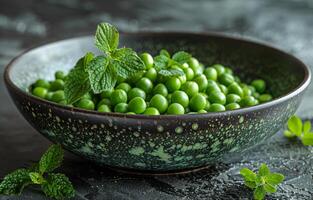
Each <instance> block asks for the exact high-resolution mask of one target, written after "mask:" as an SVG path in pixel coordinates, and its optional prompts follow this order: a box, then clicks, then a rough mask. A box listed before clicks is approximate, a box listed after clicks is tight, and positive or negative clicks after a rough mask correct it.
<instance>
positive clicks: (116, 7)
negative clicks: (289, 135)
mask: <svg viewBox="0 0 313 200" xmlns="http://www.w3.org/2000/svg"><path fill="white" fill-rule="evenodd" d="M0 5H1V6H0V69H1V70H0V73H1V80H0V81H1V82H0V102H1V104H0V158H1V159H0V176H1V177H2V176H3V175H5V174H6V173H8V172H9V171H11V170H13V169H15V168H17V167H23V166H28V165H29V164H31V163H32V162H33V161H35V160H38V159H39V157H40V155H41V154H42V152H43V151H44V150H45V149H46V148H47V147H48V146H49V144H50V142H49V141H47V140H46V139H45V138H44V137H43V136H41V135H40V134H38V133H36V131H35V130H34V129H32V128H31V127H30V125H29V124H28V123H27V122H26V121H25V120H24V119H23V118H22V117H21V115H20V114H19V113H18V111H17V110H16V108H15V107H14V105H13V103H12V101H11V100H10V99H9V96H8V94H7V92H6V91H5V88H4V85H3V80H2V72H3V68H4V66H5V65H6V64H7V63H8V62H9V60H10V59H12V58H13V57H14V56H16V55H17V54H19V53H20V52H21V51H22V50H24V49H26V48H28V47H30V46H33V45H37V44H40V43H43V42H47V41H51V40H56V39H62V38H68V37H72V36H77V35H85V34H90V33H92V32H93V31H94V28H95V25H96V24H97V23H98V22H100V21H108V22H111V23H113V24H116V25H117V26H118V27H119V29H121V30H125V31H136V30H155V31H160V30H182V31H194V32H200V31H208V30H214V31H223V32H227V33H229V34H235V35H239V36H245V37H251V38H254V39H256V40H263V41H266V42H268V43H272V44H275V45H277V46H279V47H280V48H282V49H284V50H286V51H288V52H291V53H293V54H294V55H296V56H298V57H299V58H301V59H302V60H303V61H304V62H305V63H306V64H308V65H311V66H313V57H312V52H313V38H312V25H313V20H312V19H313V3H312V1H311V0H288V1H287V0H276V1H272V0H263V1H259V0H250V1H246V0H236V1H233V0H220V1H215V0H210V1H207V0H199V1H188V0H171V1H168V0H159V1H145V0H135V1H127V0H122V1H112V2H111V1H100V0H98V1H85V0H28V1H19V0H10V1H7V0H0ZM312 99H313V91H312V86H311V87H310V88H309V90H308V92H307V93H306V97H305V99H304V101H303V103H302V106H301V107H300V109H299V110H298V114H299V115H300V116H301V117H303V118H312V116H313V112H312V111H313V104H312V103H311V102H312ZM312 155H313V154H312V148H311V147H304V146H302V145H301V144H300V143H299V142H297V141H288V140H287V139H285V138H284V137H283V136H282V134H281V133H278V134H277V135H275V136H274V137H272V138H271V139H269V140H268V141H266V142H265V143H263V144H260V145H259V146H256V147H254V148H252V149H250V150H249V151H247V152H246V153H244V154H242V155H238V156H236V157H232V158H225V162H224V163H217V164H216V165H214V166H211V167H210V168H208V169H207V170H204V171H201V172H198V173H193V174H188V175H180V176H171V177H169V176H164V177H138V176H130V175H122V174H119V173H116V172H113V171H111V170H109V169H104V168H101V167H99V166H96V165H94V164H92V163H89V162H87V161H84V160H81V159H79V158H77V157H75V156H73V155H71V154H67V156H66V158H65V164H64V167H62V171H64V172H65V173H66V174H68V175H69V176H70V178H71V180H72V181H73V182H74V184H75V188H76V190H77V196H76V199H118V200H120V199H171V200H172V199H251V195H252V194H251V192H250V191H249V190H247V189H246V188H245V187H244V186H243V183H242V179H241V177H240V176H239V169H240V168H242V167H243V166H247V167H250V168H253V169H255V168H256V167H257V166H259V165H260V164H261V163H263V162H265V163H267V164H268V166H269V167H270V168H271V169H272V170H273V171H277V172H281V173H283V174H285V175H286V180H285V181H284V183H283V184H281V185H280V187H279V190H278V192H277V193H275V194H274V195H272V196H271V197H269V198H268V199H297V200H298V199H312V195H313V192H312V191H313V179H312V176H313V172H312V171H313V167H312V166H313V156H312ZM0 199H44V197H43V195H42V194H41V193H40V192H39V190H38V189H37V188H30V189H28V190H26V192H25V193H24V194H23V195H22V196H20V197H4V196H2V197H0Z"/></svg>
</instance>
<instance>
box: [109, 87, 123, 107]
mask: <svg viewBox="0 0 313 200" xmlns="http://www.w3.org/2000/svg"><path fill="white" fill-rule="evenodd" d="M110 100H111V102H112V105H116V104H118V103H126V102H127V93H126V92H125V91H124V90H122V89H117V90H114V91H113V92H112V94H111V97H110Z"/></svg>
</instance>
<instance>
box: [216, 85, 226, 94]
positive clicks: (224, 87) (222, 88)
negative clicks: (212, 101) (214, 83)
mask: <svg viewBox="0 0 313 200" xmlns="http://www.w3.org/2000/svg"><path fill="white" fill-rule="evenodd" d="M218 86H219V87H220V89H221V91H222V92H223V93H224V94H225V95H227V94H228V88H227V87H226V86H225V85H223V84H219V85H218Z"/></svg>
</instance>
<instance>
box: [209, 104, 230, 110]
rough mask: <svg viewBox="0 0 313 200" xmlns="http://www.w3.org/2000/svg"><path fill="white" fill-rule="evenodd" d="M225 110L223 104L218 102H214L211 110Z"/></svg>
mask: <svg viewBox="0 0 313 200" xmlns="http://www.w3.org/2000/svg"><path fill="white" fill-rule="evenodd" d="M225 110H226V108H225V107H224V106H223V105H221V104H218V103H213V104H211V106H210V109H209V112H222V111H225Z"/></svg>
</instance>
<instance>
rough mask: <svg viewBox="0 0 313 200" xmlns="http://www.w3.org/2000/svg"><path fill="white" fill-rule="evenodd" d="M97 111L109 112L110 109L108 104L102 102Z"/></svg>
mask: <svg viewBox="0 0 313 200" xmlns="http://www.w3.org/2000/svg"><path fill="white" fill-rule="evenodd" d="M98 111H99V112H111V109H110V107H109V106H108V105H105V104H103V105H101V106H99V107H98Z"/></svg>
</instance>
